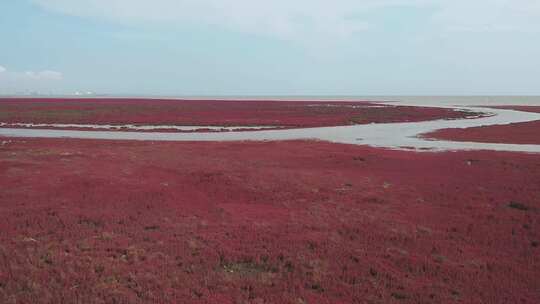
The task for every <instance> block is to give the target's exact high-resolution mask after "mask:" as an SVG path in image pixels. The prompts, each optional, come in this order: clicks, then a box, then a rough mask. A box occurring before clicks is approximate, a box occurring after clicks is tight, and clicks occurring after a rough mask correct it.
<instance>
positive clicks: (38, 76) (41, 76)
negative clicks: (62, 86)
mask: <svg viewBox="0 0 540 304" xmlns="http://www.w3.org/2000/svg"><path fill="white" fill-rule="evenodd" d="M23 75H24V77H26V78H28V79H33V80H62V78H63V75H62V73H60V72H56V71H41V72H34V71H28V72H24V74H23Z"/></svg>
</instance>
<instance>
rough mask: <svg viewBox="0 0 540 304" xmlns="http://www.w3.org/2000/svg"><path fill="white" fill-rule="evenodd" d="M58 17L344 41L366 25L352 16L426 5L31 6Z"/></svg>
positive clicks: (191, 2)
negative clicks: (189, 25)
mask: <svg viewBox="0 0 540 304" xmlns="http://www.w3.org/2000/svg"><path fill="white" fill-rule="evenodd" d="M33 1H34V2H35V3H37V4H39V5H41V6H42V7H44V8H47V9H50V10H54V11H57V12H60V13H64V14H69V15H75V16H82V17H99V18H105V19H108V20H112V21H114V22H121V23H127V24H143V25H147V24H167V25H171V24H172V25H175V24H180V25H182V24H191V25H193V24H194V25H210V26H216V27H225V28H227V29H230V30H235V31H240V32H248V33H255V34H263V35H272V36H278V37H281V38H288V39H291V38H292V39H297V38H302V37H304V36H305V35H308V36H310V35H326V36H330V35H332V36H341V37H347V36H349V35H351V34H353V33H355V32H358V31H364V30H366V29H368V28H369V24H368V23H366V22H365V21H363V20H361V19H356V18H351V16H353V15H354V14H358V13H362V12H367V11H369V10H371V9H374V8H378V7H383V6H387V5H409V3H410V2H413V3H414V4H415V5H416V4H419V3H427V2H429V0H415V1H410V0H337V1H329V0H295V1H291V0H271V1H262V0H258V1H257V0H153V1H147V0H79V1H73V0H33Z"/></svg>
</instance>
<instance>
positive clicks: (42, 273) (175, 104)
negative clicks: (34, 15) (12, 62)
mask: <svg viewBox="0 0 540 304" xmlns="http://www.w3.org/2000/svg"><path fill="white" fill-rule="evenodd" d="M225 105H226V106H225ZM468 115H476V114H475V113H467V112H456V111H453V110H448V109H437V108H414V107H401V106H399V107H398V106H386V107H379V106H377V105H375V104H370V103H360V102H358V103H345V102H308V101H303V102H301V101H295V102H282V101H279V102H277V101H276V102H261V101H182V102H179V101H171V100H157V101H151V100H118V99H105V100H103V99H100V100H97V99H95V100H94V99H83V100H66V99H55V100H42V99H38V100H36V99H27V100H26V99H22V100H7V99H4V100H2V101H0V122H7V123H16V122H23V123H29V122H31V123H74V124H148V125H152V124H154V125H165V124H186V125H224V126H226V125H244V126H250V125H276V126H287V127H315V126H333V125H347V124H356V123H370V122H396V121H421V120H432V119H442V118H450V119H451V118H460V117H466V116H468ZM489 128H495V127H489ZM441 132H442V131H441ZM538 302H540V158H539V156H538V154H525V153H503V152H489V151H476V152H439V153H427V152H423V153H417V152H410V151H392V150H385V149H376V148H370V147H366V146H354V145H341V144H332V143H327V142H320V141H280V142H227V143H226V142H197V143H196V142H158V141H108V140H79V139H38V138H7V137H6V138H0V303H235V304H236V303H256V304H260V303H295V304H305V303H538Z"/></svg>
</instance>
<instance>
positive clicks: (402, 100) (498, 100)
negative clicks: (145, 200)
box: [0, 95, 540, 106]
mask: <svg viewBox="0 0 540 304" xmlns="http://www.w3.org/2000/svg"><path fill="white" fill-rule="evenodd" d="M10 97H11V98H55V97H58V98H151V99H189V100H208V99H209V100H278V101H279V100H288V101H291V100H311V101H383V102H396V103H399V104H403V105H479V106H481V105H533V106H540V96H479V95H475V96H427V95H421V96H412V95H403V96H398V95H386V96H385V95H381V96H338V95H333V96H320V95H313V96H310V95H305V96H303V95H291V96H286V95H268V96H260V95H257V96H255V95H253V96H251V95H238V96H233V95H224V96H213V95H208V96H201V95H198V96H190V95H181V96H167V95H163V96H160V95H83V96H76V95H58V96H53V95H43V96H35V95H21V96H1V95H0V98H10Z"/></svg>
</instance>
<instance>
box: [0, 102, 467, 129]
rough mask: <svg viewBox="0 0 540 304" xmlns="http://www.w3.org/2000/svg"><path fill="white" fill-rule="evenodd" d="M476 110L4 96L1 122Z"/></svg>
mask: <svg viewBox="0 0 540 304" xmlns="http://www.w3.org/2000/svg"><path fill="white" fill-rule="evenodd" d="M471 115H477V113H470V112H461V111H454V110H452V109H441V108H419V107H410V106H380V105H378V104H375V103H370V102H336V101H328V102H326V101H324V102H323V101H262V100H245V101H238V100H236V101H235V100H230V101H224V100H181V101H179V100H167V99H161V100H160V99H122V98H109V99H106V98H99V99H90V98H88V99H66V98H64V99H62V98H51V99H45V98H38V99H36V98H28V99H25V98H16V99H13V98H11V99H10V98H4V99H0V123H8V124H9V123H52V124H112V125H115V124H140V125H194V126H198V125H200V126H208V125H216V126H283V127H291V128H294V127H321V126H340V125H350V124H366V123H379V122H404V121H424V120H434V119H456V118H463V117H467V116H471Z"/></svg>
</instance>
